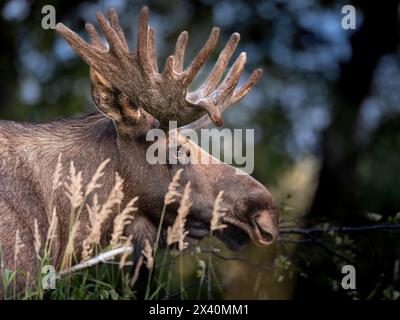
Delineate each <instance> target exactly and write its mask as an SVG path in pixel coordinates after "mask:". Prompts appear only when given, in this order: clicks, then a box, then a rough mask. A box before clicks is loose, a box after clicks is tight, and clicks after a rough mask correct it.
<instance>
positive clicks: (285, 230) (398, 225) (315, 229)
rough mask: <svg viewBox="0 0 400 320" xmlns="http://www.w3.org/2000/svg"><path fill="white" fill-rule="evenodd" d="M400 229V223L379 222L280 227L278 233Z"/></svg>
mask: <svg viewBox="0 0 400 320" xmlns="http://www.w3.org/2000/svg"><path fill="white" fill-rule="evenodd" d="M396 229H400V223H379V224H372V225H366V226H355V227H331V228H326V227H325V228H324V227H310V228H281V229H280V231H279V233H280V234H281V235H282V234H303V235H310V234H314V233H329V232H341V233H346V232H365V231H375V230H376V231H380V230H396Z"/></svg>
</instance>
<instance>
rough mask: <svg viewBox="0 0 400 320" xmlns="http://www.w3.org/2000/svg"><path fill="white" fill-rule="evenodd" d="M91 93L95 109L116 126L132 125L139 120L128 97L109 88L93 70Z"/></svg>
mask: <svg viewBox="0 0 400 320" xmlns="http://www.w3.org/2000/svg"><path fill="white" fill-rule="evenodd" d="M90 80H91V92H92V98H93V101H94V103H95V104H96V106H97V108H98V109H99V110H100V111H101V112H102V113H104V114H105V115H106V116H108V117H109V118H111V119H113V120H114V121H115V122H116V123H117V125H124V124H125V125H133V124H135V123H137V121H138V120H139V118H140V114H141V112H140V110H139V108H138V107H136V106H135V105H134V104H133V103H132V102H130V100H129V99H128V97H126V96H125V95H124V94H123V93H121V92H119V91H118V90H117V89H116V88H114V87H113V86H111V85H110V84H109V83H108V82H107V80H106V79H105V78H104V77H103V76H102V75H101V74H100V73H98V72H97V71H96V70H94V69H93V68H91V69H90Z"/></svg>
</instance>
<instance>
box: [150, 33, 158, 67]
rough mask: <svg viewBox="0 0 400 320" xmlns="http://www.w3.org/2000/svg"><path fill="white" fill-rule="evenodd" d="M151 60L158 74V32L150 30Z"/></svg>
mask: <svg viewBox="0 0 400 320" xmlns="http://www.w3.org/2000/svg"><path fill="white" fill-rule="evenodd" d="M148 46H149V59H150V63H151V66H152V67H153V70H154V72H158V62H157V42H156V30H155V29H154V28H150V29H149V43H148Z"/></svg>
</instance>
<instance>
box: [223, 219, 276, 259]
mask: <svg viewBox="0 0 400 320" xmlns="http://www.w3.org/2000/svg"><path fill="white" fill-rule="evenodd" d="M224 223H226V225H227V227H226V228H224V229H222V230H221V232H219V233H218V234H216V236H217V237H218V238H219V239H220V240H221V241H222V242H223V243H224V244H225V245H226V246H227V247H228V248H229V249H231V250H235V251H236V250H240V249H242V248H243V247H244V246H246V245H247V244H248V243H249V242H250V241H252V242H253V243H254V244H255V245H257V246H260V247H263V246H268V245H270V244H271V243H272V242H273V241H274V239H275V236H276V235H275V233H274V232H273V231H272V230H269V228H267V227H265V226H264V225H263V224H262V223H260V221H259V220H257V219H252V221H251V222H250V223H244V222H242V221H239V220H237V219H235V218H232V217H224Z"/></svg>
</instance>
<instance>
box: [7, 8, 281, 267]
mask: <svg viewBox="0 0 400 320" xmlns="http://www.w3.org/2000/svg"><path fill="white" fill-rule="evenodd" d="M97 19H98V22H99V24H100V27H101V29H102V31H103V33H104V36H105V38H106V40H107V42H108V46H106V45H105V44H104V43H103V42H102V40H101V38H100V36H99V34H98V32H97V31H96V29H95V27H94V26H93V25H92V24H89V23H88V24H86V29H87V32H88V34H89V36H90V39H91V42H90V43H88V42H86V41H85V40H83V39H82V38H81V37H80V36H79V35H77V34H76V33H74V32H73V31H71V30H70V29H69V28H67V27H66V26H64V25H63V24H62V23H59V24H58V25H57V31H58V32H59V33H60V34H61V36H63V37H64V38H65V39H66V41H67V42H68V43H69V45H70V46H71V47H72V48H73V49H74V50H75V51H76V52H77V53H78V54H79V55H80V57H81V58H82V59H83V60H84V61H85V62H86V63H87V64H89V66H90V80H91V92H92V97H93V101H94V103H95V105H96V107H97V109H98V111H97V112H95V113H93V114H90V115H87V116H84V117H81V118H76V119H62V120H56V121H52V122H48V123H40V124H36V123H18V122H13V121H0V161H1V163H0V164H1V166H0V245H1V258H2V260H3V264H4V266H5V267H9V268H12V266H13V264H14V261H13V258H14V257H15V247H16V245H17V246H18V243H16V241H20V242H21V243H22V244H23V245H22V246H20V249H19V252H18V269H21V270H24V271H26V272H29V273H31V274H34V273H35V272H36V270H35V268H36V263H35V259H36V254H35V247H34V245H35V244H34V242H35V232H36V233H39V234H40V235H41V237H42V238H44V237H45V236H46V233H47V231H48V229H49V223H50V222H49V217H51V216H52V207H53V206H54V207H55V208H56V212H57V217H58V230H57V237H56V240H55V242H54V248H53V251H52V254H53V262H54V264H55V265H56V266H57V267H58V268H60V266H61V261H60V260H61V257H62V256H63V252H65V250H66V248H67V245H68V234H69V232H70V231H71V228H70V214H71V210H70V203H69V201H68V199H67V198H66V197H65V195H64V194H63V193H62V192H60V191H59V190H58V191H57V192H55V193H54V194H53V192H52V179H53V173H54V170H55V168H56V167H57V163H58V161H59V159H60V158H61V159H62V162H63V163H64V164H69V163H71V162H73V163H74V168H79V170H81V175H82V176H81V180H82V183H88V182H89V180H90V177H92V176H93V174H94V173H95V171H96V168H97V167H98V166H99V164H100V163H102V162H103V161H104V160H105V159H109V163H108V164H107V166H106V167H105V169H104V178H103V188H102V189H101V190H99V192H98V201H99V202H100V203H101V202H102V201H105V200H106V197H107V194H108V193H109V192H110V190H111V189H112V187H113V183H114V180H113V177H114V176H115V172H118V174H119V176H120V178H121V179H123V181H124V194H125V195H126V199H127V200H128V199H131V198H133V197H135V196H138V198H139V200H138V202H137V206H138V208H137V210H138V211H137V213H136V214H135V217H134V220H133V222H132V223H131V224H129V226H127V227H126V228H125V230H124V233H125V234H127V235H128V234H129V235H131V236H132V237H133V241H132V242H133V244H134V246H135V247H137V248H141V247H142V246H143V245H144V240H145V239H149V240H150V241H153V242H154V241H155V239H156V232H157V227H158V225H159V222H160V212H161V211H162V208H163V204H164V195H165V193H166V192H167V189H168V186H169V184H170V181H171V179H172V177H173V176H174V175H175V174H176V172H177V171H178V170H180V169H183V170H181V172H182V175H181V181H183V182H185V183H186V182H189V181H190V183H191V189H192V193H191V202H192V205H191V208H190V214H189V215H188V217H187V222H186V228H187V230H188V232H189V233H188V236H187V237H188V239H190V240H191V241H193V242H195V241H197V240H200V239H202V238H203V237H205V236H207V235H209V227H210V219H211V212H212V208H213V203H214V199H215V198H216V196H217V195H218V193H219V192H220V191H221V190H223V191H224V197H223V203H224V207H225V209H226V215H225V216H224V218H223V220H224V223H225V224H226V225H227V227H226V228H224V229H221V230H218V231H217V232H215V235H216V236H217V237H218V238H219V239H220V240H221V241H222V242H223V243H225V244H226V245H227V246H228V247H229V248H231V249H233V250H236V249H239V248H241V247H242V246H243V245H245V244H246V243H248V242H249V241H250V240H252V241H253V242H255V243H256V244H259V245H268V244H270V243H271V242H272V241H273V240H274V238H275V237H276V235H277V208H276V205H275V203H274V200H273V197H272V195H271V193H270V192H269V191H268V190H267V189H266V188H265V187H264V186H263V185H262V184H261V183H259V182H257V181H256V180H255V179H254V178H252V177H251V176H249V175H247V174H242V175H238V174H236V169H235V168H234V167H232V166H229V165H227V164H225V163H222V162H219V163H215V162H214V163H209V164H202V163H197V164H193V163H189V164H185V165H183V164H181V163H177V164H169V163H167V164H156V165H154V164H153V165H152V164H149V163H148V161H146V149H147V148H148V147H149V145H150V142H149V141H147V140H146V138H145V137H146V133H147V132H148V131H149V130H151V129H153V128H160V129H163V130H166V128H167V127H168V123H169V121H171V120H174V121H176V122H177V124H178V127H180V128H184V129H188V128H192V129H199V128H202V127H207V126H208V125H209V124H211V122H213V123H214V124H215V125H217V126H221V125H222V117H221V114H222V112H223V111H224V109H225V108H227V107H228V106H230V105H232V104H233V103H235V102H236V101H238V100H239V99H241V98H243V97H244V96H245V95H246V94H247V93H248V92H249V91H250V90H251V88H252V87H253V86H254V84H255V83H256V82H257V81H258V80H259V78H260V77H261V74H262V70H261V69H257V70H255V71H254V72H253V73H252V74H251V75H250V77H249V79H248V80H247V81H246V82H245V83H244V84H243V85H242V86H240V87H239V86H237V84H238V82H239V78H240V76H241V74H242V72H243V70H244V65H245V62H246V54H245V53H241V54H240V55H239V56H238V58H237V60H236V61H235V62H234V63H233V65H232V67H231V68H230V70H229V72H228V73H227V74H226V76H225V77H224V79H223V80H222V81H221V78H222V77H223V75H224V73H225V70H226V68H227V66H228V63H229V60H230V58H231V56H232V55H233V53H234V51H235V49H236V47H237V45H238V42H239V34H237V33H234V34H233V35H232V36H231V37H230V39H229V41H228V42H227V44H226V46H225V47H224V49H223V50H222V52H221V53H220V55H219V57H218V60H217V62H216V64H215V66H214V68H213V69H212V71H211V72H210V74H209V75H208V77H207V78H206V80H205V81H204V82H203V83H202V84H201V86H200V87H199V88H198V89H196V90H195V91H193V92H189V90H188V87H189V85H190V84H191V83H192V82H193V79H194V77H195V76H196V75H197V74H198V72H199V71H200V69H201V67H202V66H203V65H204V63H205V62H206V60H207V59H208V58H209V56H210V55H211V53H212V52H213V50H214V48H215V46H216V44H217V40H218V36H219V29H218V28H213V29H212V31H211V34H210V36H209V38H208V40H207V41H206V43H205V45H204V46H203V48H202V49H201V50H200V51H199V53H198V54H197V55H196V57H195V58H194V59H193V61H192V62H191V63H190V64H189V65H188V66H187V67H186V68H185V67H184V56H185V49H186V45H187V41H188V33H187V32H186V31H184V32H182V33H181V34H180V36H179V37H178V39H177V42H176V48H175V53H174V54H173V55H171V56H169V57H168V58H167V60H166V63H165V68H164V71H163V72H162V73H160V72H159V69H158V64H157V56H156V33H155V30H154V29H153V28H149V27H148V8H147V7H144V8H143V9H142V10H141V12H140V15H139V24H138V32H137V46H136V49H135V50H131V49H129V47H128V44H127V41H126V39H125V36H124V32H123V31H122V28H121V26H120V24H119V22H118V17H117V14H116V11H115V10H114V9H112V8H111V9H110V10H109V18H108V20H107V19H106V18H105V17H104V16H103V14H102V13H100V12H99V13H97ZM184 143H185V144H188V145H189V146H190V147H189V149H188V150H187V152H190V153H192V154H198V155H201V156H210V157H211V155H209V154H207V153H206V151H204V150H202V149H201V148H200V147H199V146H198V145H196V144H195V143H193V142H191V141H189V140H188V138H187V137H185V136H184V135H182V134H181V133H180V134H179V135H178V148H179V146H180V145H181V144H184ZM60 155H62V157H60ZM63 170H64V171H66V173H65V174H67V172H68V171H67V170H68V168H67V167H65V166H64V169H63ZM89 200H90V201H92V196H90V197H89V198H88V201H89ZM127 200H126V201H127ZM124 201H125V200H124ZM176 212H177V204H176V203H175V204H173V205H170V206H168V207H167V208H166V211H165V221H164V224H163V229H162V233H161V239H160V244H162V243H165V239H164V238H165V229H166V227H167V226H169V225H171V224H172V223H173V222H174V219H175V217H176V214H177V213H176ZM80 219H81V224H80V228H79V230H77V235H76V238H75V243H76V247H80V246H81V245H82V241H83V239H85V237H86V236H87V234H88V232H89V231H88V230H89V229H90V221H89V220H90V219H89V214H88V212H87V211H86V209H85V208H83V210H82V214H81V218H80ZM111 224H112V215H110V217H109V219H107V221H105V222H104V224H103V225H102V239H103V238H104V239H105V240H107V239H109V238H110V233H111V229H112V225H111ZM17 231H18V237H17V238H16V237H15V234H16V232H17ZM138 252H139V254H140V250H139V251H138ZM77 258H78V259H79V257H77Z"/></svg>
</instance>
